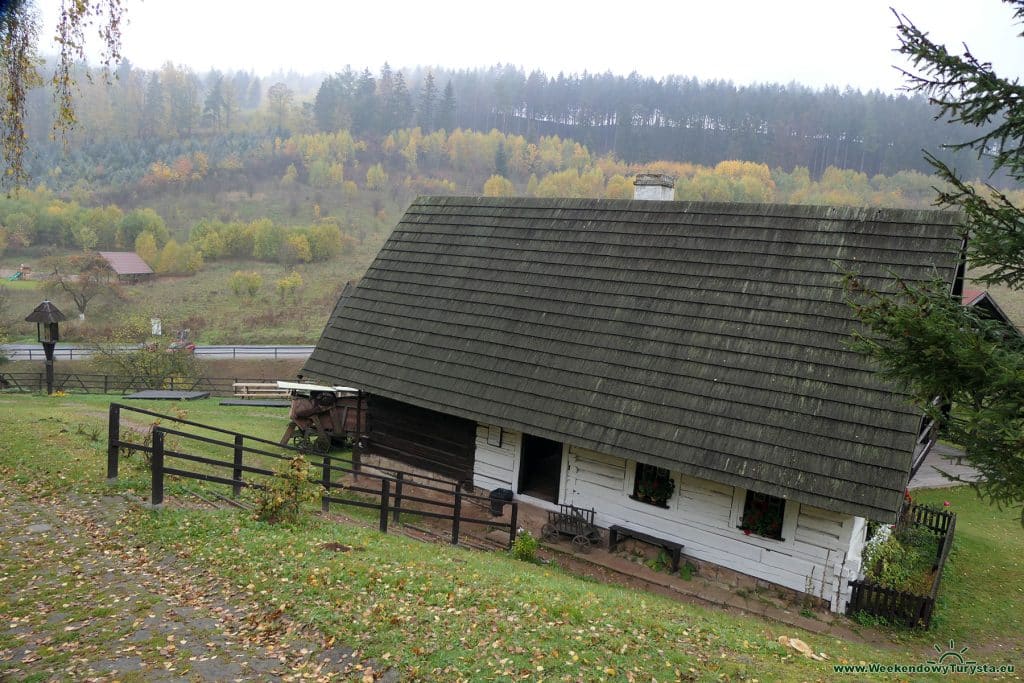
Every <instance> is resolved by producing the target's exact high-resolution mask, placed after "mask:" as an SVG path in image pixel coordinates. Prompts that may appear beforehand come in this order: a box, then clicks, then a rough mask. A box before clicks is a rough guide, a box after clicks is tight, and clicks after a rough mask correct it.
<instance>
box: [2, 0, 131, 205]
mask: <svg viewBox="0 0 1024 683" xmlns="http://www.w3.org/2000/svg"><path fill="white" fill-rule="evenodd" d="M123 11H124V8H123V4H122V0H76V2H67V3H64V2H62V3H61V5H60V14H59V15H58V19H57V35H56V40H57V46H58V55H57V63H56V67H55V69H54V72H53V76H52V77H51V79H50V82H51V85H52V87H53V90H54V99H55V100H56V102H57V108H56V115H55V119H54V124H53V125H54V129H55V131H56V132H57V133H58V134H59V135H61V136H62V137H64V136H66V134H67V132H68V130H69V129H70V128H71V127H72V126H73V125H74V124H75V119H76V117H75V105H74V98H73V95H74V85H75V79H74V75H73V68H74V65H75V62H76V61H80V60H82V59H84V57H85V47H86V29H87V28H89V27H90V26H95V27H96V28H97V29H98V34H99V38H100V41H101V42H102V44H103V51H102V55H101V57H100V61H101V62H102V64H103V66H104V68H105V71H104V73H105V74H107V75H108V76H109V73H110V72H109V67H110V66H111V65H112V64H114V63H115V62H117V61H119V60H120V58H121V54H120V50H121V21H122V18H123ZM38 39H39V14H38V12H37V10H36V6H35V2H33V1H32V0H9V1H8V2H5V3H3V6H2V9H0V72H2V73H3V79H2V83H3V85H2V86H0V87H2V88H3V91H4V96H3V97H2V98H0V136H2V137H3V144H2V146H3V156H4V162H5V164H6V167H7V170H6V172H5V173H4V175H3V179H2V181H0V182H2V183H4V184H6V185H8V186H11V185H14V186H19V185H21V184H22V183H24V182H25V181H26V180H28V174H27V173H26V171H25V165H24V157H25V149H26V140H27V135H26V132H25V121H26V104H27V100H28V91H29V89H31V88H32V87H34V86H36V85H39V84H41V83H42V78H41V77H40V74H39V72H38V70H37V68H36V67H37V65H38V64H39V63H40V61H41V60H40V59H39V55H38V52H37V49H38V46H37V41H38ZM65 139H66V138H65Z"/></svg>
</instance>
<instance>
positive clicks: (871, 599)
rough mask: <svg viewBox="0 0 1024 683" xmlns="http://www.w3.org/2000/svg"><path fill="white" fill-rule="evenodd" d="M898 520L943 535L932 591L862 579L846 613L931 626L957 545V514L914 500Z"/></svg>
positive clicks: (902, 525) (901, 524)
mask: <svg viewBox="0 0 1024 683" xmlns="http://www.w3.org/2000/svg"><path fill="white" fill-rule="evenodd" d="M898 519H899V522H898V523H897V530H899V529H902V528H905V527H908V526H919V527H924V528H926V529H928V530H929V531H931V532H932V533H934V534H935V535H936V536H938V537H939V547H938V551H937V552H936V556H935V562H934V564H933V565H932V571H933V573H934V576H933V578H932V586H931V590H929V591H928V594H927V595H915V594H914V593H907V592H904V591H898V590H893V589H891V588H883V587H882V586H878V585H875V584H873V583H871V582H869V581H864V580H859V579H858V580H856V581H851V582H850V588H851V589H852V592H851V594H850V601H849V602H848V603H846V613H847V614H848V615H854V614H858V613H863V614H870V615H872V616H876V617H881V618H883V619H885V620H887V621H888V622H890V623H892V624H900V625H905V626H909V627H910V628H918V627H920V628H925V629H927V628H929V627H930V626H931V623H932V613H933V612H934V610H935V600H936V598H937V597H938V595H939V586H940V585H941V583H942V570H943V568H944V567H945V566H946V559H947V558H948V557H949V551H950V549H951V548H952V547H953V536H954V534H955V532H956V514H955V513H952V512H948V511H946V510H938V509H936V508H932V507H929V506H927V505H918V504H916V503H913V504H911V505H910V506H909V507H908V508H905V509H904V510H903V511H902V512H901V513H900V515H899V518H898Z"/></svg>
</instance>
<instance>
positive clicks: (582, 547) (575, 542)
mask: <svg viewBox="0 0 1024 683" xmlns="http://www.w3.org/2000/svg"><path fill="white" fill-rule="evenodd" d="M591 545H592V544H591V543H590V537H589V536H583V535H582V534H580V535H578V536H573V537H572V546H573V548H574V549H575V550H577V551H578V552H581V553H589V552H590V548H591Z"/></svg>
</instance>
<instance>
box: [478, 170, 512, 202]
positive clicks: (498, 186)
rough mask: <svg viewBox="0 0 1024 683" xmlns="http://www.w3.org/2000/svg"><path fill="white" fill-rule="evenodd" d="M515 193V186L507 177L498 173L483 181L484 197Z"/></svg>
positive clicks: (504, 195)
mask: <svg viewBox="0 0 1024 683" xmlns="http://www.w3.org/2000/svg"><path fill="white" fill-rule="evenodd" d="M515 193H516V186H515V185H513V184H512V181H511V180H509V179H508V178H504V177H502V176H500V175H497V174H495V175H492V176H491V177H490V178H488V179H487V181H486V182H485V183H484V196H485V197H512V196H514V195H515Z"/></svg>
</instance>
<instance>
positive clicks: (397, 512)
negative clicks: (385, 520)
mask: <svg viewBox="0 0 1024 683" xmlns="http://www.w3.org/2000/svg"><path fill="white" fill-rule="evenodd" d="M397 479H398V481H396V482H395V503H394V506H393V509H394V518H393V519H392V520H391V521H393V522H394V523H395V524H398V523H399V521H400V520H399V517H400V516H401V515H402V482H403V480H404V479H405V472H399V473H398V476H397Z"/></svg>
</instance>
